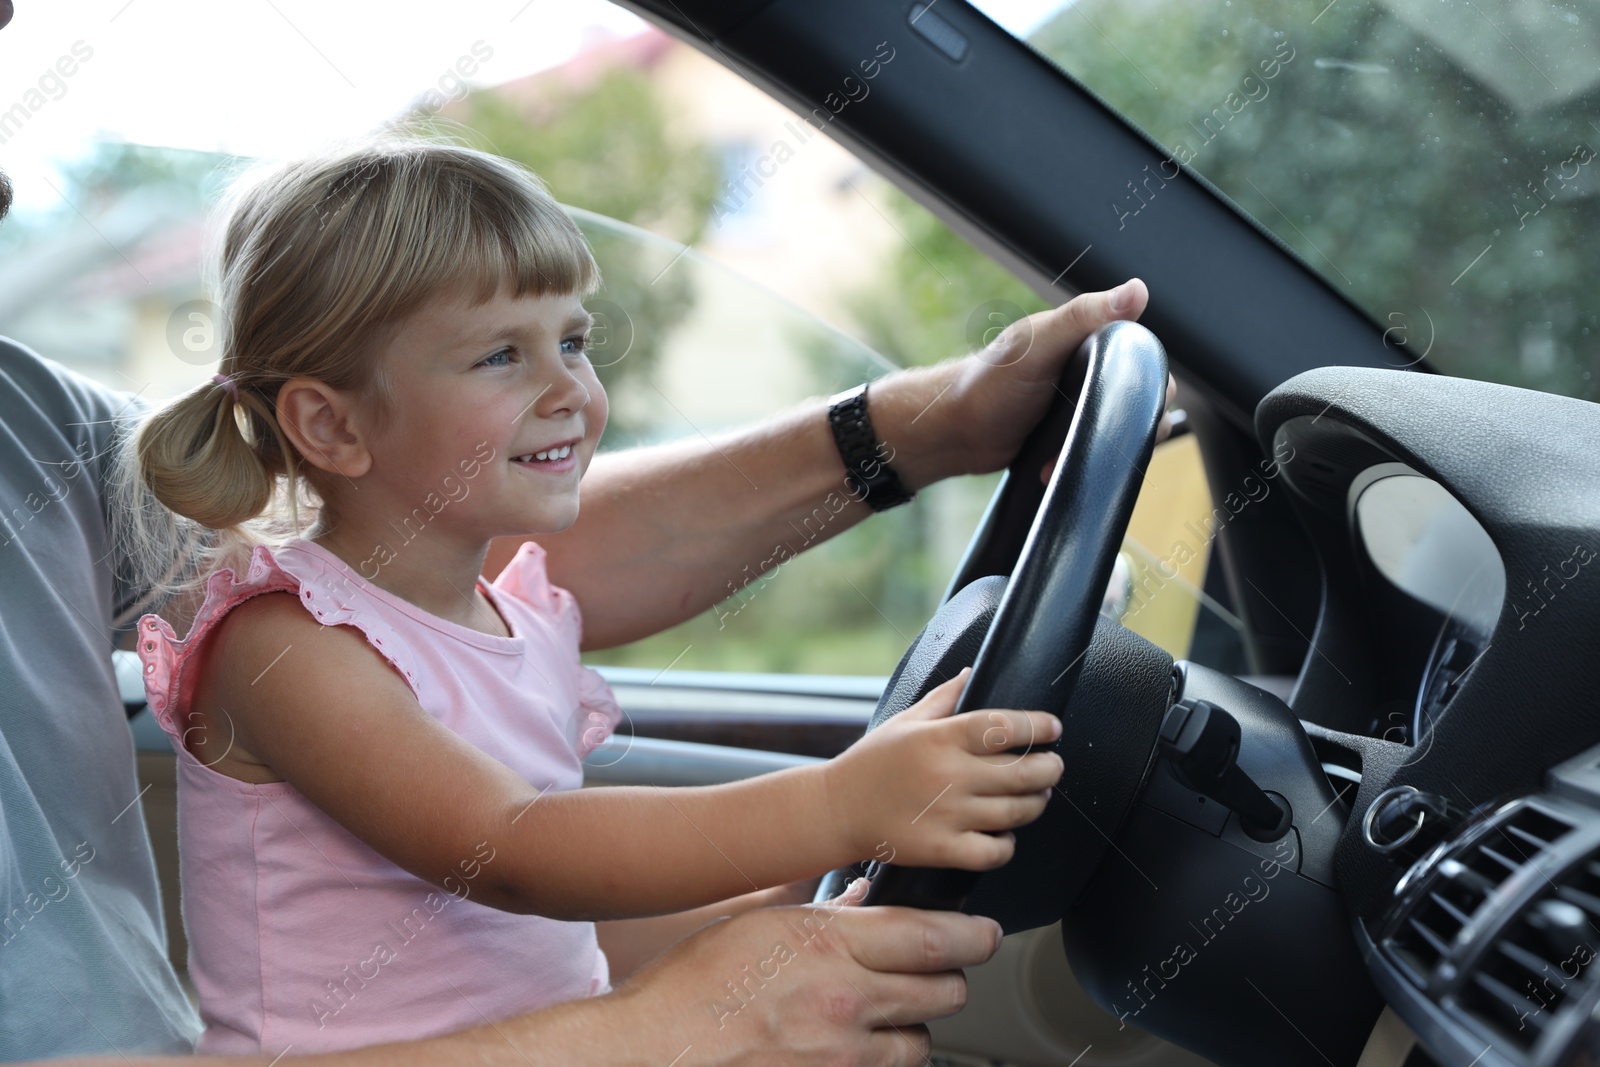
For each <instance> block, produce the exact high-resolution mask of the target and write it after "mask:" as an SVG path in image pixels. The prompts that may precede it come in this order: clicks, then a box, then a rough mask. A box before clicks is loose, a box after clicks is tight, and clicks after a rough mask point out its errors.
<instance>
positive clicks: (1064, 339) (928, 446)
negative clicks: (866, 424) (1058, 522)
mask: <svg viewBox="0 0 1600 1067" xmlns="http://www.w3.org/2000/svg"><path fill="white" fill-rule="evenodd" d="M1149 299H1150V293H1149V291H1148V290H1147V289H1146V288H1145V285H1144V282H1142V281H1140V280H1139V279H1138V278H1133V279H1131V280H1129V281H1127V282H1124V283H1123V284H1122V285H1120V286H1118V287H1117V288H1115V289H1112V290H1109V291H1107V292H1101V293H1083V294H1081V295H1079V296H1077V297H1075V298H1074V299H1072V300H1070V301H1068V302H1067V303H1065V304H1063V305H1061V306H1060V307H1058V308H1055V309H1054V310H1051V311H1040V312H1037V313H1036V314H1033V315H1029V316H1028V317H1027V318H1023V319H1018V320H1017V321H1016V322H1014V323H1012V324H1011V325H1010V326H1008V327H1006V329H1005V330H1004V331H1003V332H1002V333H1001V334H1000V336H999V337H996V338H995V339H994V341H993V342H991V343H990V345H989V346H988V347H987V348H985V349H983V351H981V352H978V353H976V354H974V355H971V356H967V357H966V358H965V359H960V360H954V361H951V362H947V363H942V364H940V365H938V366H936V367H929V368H924V369H921V370H914V371H906V372H902V373H897V374H894V375H890V376H888V377H885V378H883V379H880V380H879V381H878V382H875V383H874V384H873V387H872V391H871V393H870V397H871V399H870V411H871V414H872V421H873V426H874V427H875V428H876V429H877V431H878V436H879V437H880V438H881V439H882V440H883V441H885V442H886V443H887V444H888V445H889V446H890V447H892V448H893V449H894V460H893V466H894V468H895V470H896V472H897V473H899V475H900V478H901V480H902V481H904V482H905V483H906V484H907V485H908V486H909V487H911V488H913V489H916V488H920V487H922V486H924V485H928V484H929V483H931V482H935V481H938V480H939V479H941V478H947V477H950V476H951V475H956V474H984V473H988V472H989V471H996V470H999V469H1000V468H1002V467H1004V466H1005V465H1006V464H1008V463H1010V462H1011V459H1012V457H1013V456H1015V455H1016V454H1017V450H1018V449H1020V448H1021V447H1022V442H1023V440H1024V439H1025V438H1026V437H1027V436H1028V434H1029V433H1030V432H1031V431H1032V430H1033V427H1034V426H1035V425H1036V424H1037V423H1038V422H1039V420H1040V419H1042V418H1043V417H1044V414H1045V412H1046V411H1047V410H1049V407H1050V404H1051V403H1052V402H1053V401H1054V400H1055V398H1056V395H1057V389H1056V383H1057V382H1058V381H1059V380H1060V378H1061V372H1062V369H1063V368H1064V367H1065V366H1066V364H1067V361H1068V360H1069V359H1071V358H1072V355H1073V353H1074V352H1076V351H1077V350H1078V346H1079V345H1081V344H1083V342H1084V339H1085V338H1087V337H1088V336H1089V335H1090V334H1092V333H1094V332H1095V331H1096V330H1098V329H1100V328H1101V327H1102V326H1105V325H1107V324H1108V323H1112V322H1116V321H1118V320H1126V321H1129V322H1132V321H1134V320H1136V319H1138V317H1139V316H1140V315H1142V314H1143V313H1144V309H1145V305H1146V304H1147V303H1148V302H1149ZM1175 389H1176V386H1175V384H1174V383H1173V382H1172V379H1171V378H1170V377H1169V378H1168V380H1167V400H1168V403H1170V402H1171V401H1172V398H1173V396H1174V393H1175ZM1170 430H1171V426H1170V424H1169V423H1168V422H1167V420H1166V419H1163V420H1162V425H1161V429H1160V430H1158V431H1157V440H1163V439H1165V438H1166V435H1167V433H1169V432H1170Z"/></svg>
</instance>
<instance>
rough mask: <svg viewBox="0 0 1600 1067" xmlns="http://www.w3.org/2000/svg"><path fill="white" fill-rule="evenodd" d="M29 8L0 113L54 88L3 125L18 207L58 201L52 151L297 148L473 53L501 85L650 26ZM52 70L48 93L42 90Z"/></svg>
mask: <svg viewBox="0 0 1600 1067" xmlns="http://www.w3.org/2000/svg"><path fill="white" fill-rule="evenodd" d="M16 9H17V10H16V17H15V18H14V19H13V20H12V22H11V25H10V26H8V27H7V28H6V29H4V30H0V114H4V113H5V112H6V111H8V110H10V109H11V108H12V107H13V105H15V104H18V103H30V104H33V105H37V104H38V103H39V101H40V100H41V99H42V100H43V105H42V106H39V107H38V109H37V110H36V111H34V112H33V113H32V114H31V115H30V116H29V118H28V119H27V121H26V122H25V123H24V124H23V125H22V126H21V127H20V128H16V129H11V130H7V129H5V128H0V138H3V142H0V169H4V170H5V171H6V172H7V173H9V174H10V175H11V176H12V178H13V180H14V182H15V184H16V187H17V203H18V208H19V210H22V209H26V208H28V207H44V206H49V205H51V203H52V199H53V198H55V197H56V196H57V194H56V193H55V192H54V191H53V189H52V188H51V185H52V184H53V185H56V186H59V184H60V182H59V180H58V178H57V177H55V176H54V167H53V164H54V163H58V162H60V161H62V160H70V159H73V158H77V157H79V156H81V155H82V154H83V153H84V152H85V151H86V150H87V148H88V146H89V145H90V144H91V143H92V142H93V141H94V140H95V139H96V138H102V139H112V140H128V141H134V142H138V143H142V144H157V145H169V146H175V147H184V148H200V149H213V150H221V151H228V152H237V153H240V154H244V155H265V156H280V155H288V154H295V153H300V152H304V151H307V150H310V149H312V148H314V147H316V146H317V145H319V144H321V143H325V142H327V141H330V140H333V139H337V138H341V137H347V136H350V135H352V134H355V133H359V132H362V131H365V130H368V129H371V128H373V127H375V126H378V125H380V124H382V123H383V122H384V121H386V120H387V119H389V118H392V117H393V116H395V115H397V114H399V113H400V112H402V111H403V110H404V109H405V108H406V107H407V105H408V104H410V103H411V102H412V101H413V100H415V99H416V98H417V97H418V96H419V95H420V94H423V93H425V92H426V91H427V90H428V89H430V88H434V87H436V86H438V85H439V83H440V82H441V80H443V82H444V87H445V88H446V89H447V90H448V89H450V88H451V81H450V79H451V78H452V77H456V76H458V75H457V73H456V71H455V70H454V68H455V65H456V64H457V62H458V61H460V60H461V59H462V58H463V57H466V66H467V69H471V68H472V67H473V65H474V64H476V68H477V69H476V72H475V74H474V76H473V77H472V78H470V79H467V80H469V81H471V82H473V83H474V84H496V83H499V82H503V81H509V80H511V79H513V78H518V77H521V76H523V75H526V74H529V73H532V72H534V71H537V70H541V69H544V68H546V67H550V66H554V65H557V64H559V63H561V62H563V61H565V60H566V59H568V58H570V57H571V56H572V55H573V54H574V53H575V52H576V51H577V50H578V49H579V47H580V46H581V44H582V43H583V41H584V40H585V35H586V34H591V35H592V34H596V33H602V32H611V33H617V34H630V33H636V32H638V31H640V30H642V29H643V28H644V25H645V24H644V23H643V22H642V21H640V19H639V18H638V17H637V16H635V15H633V14H631V13H629V12H627V11H625V10H623V9H622V8H619V7H617V6H615V5H613V4H610V3H606V2H604V0H531V2H530V0H475V2H471V3H440V2H438V0H431V2H428V3H422V2H417V0H383V2H381V3H371V2H362V3H356V2H352V0H223V2H219V0H71V2H63V0H16ZM475 46H476V54H475V53H474V48H475ZM486 54H487V58H483V57H484V56H485V55H486ZM85 55H87V56H88V58H87V59H84V58H82V57H83V56H85ZM63 57H66V61H65V63H64V65H62V66H61V67H59V68H58V64H60V63H62V61H63ZM74 67H75V69H73V68H74ZM69 69H72V70H73V73H72V74H71V75H70V76H65V77H63V76H61V71H62V70H69ZM41 78H43V79H44V80H45V83H46V84H45V86H44V91H43V92H40V93H37V94H36V95H31V96H30V95H29V93H30V90H38V89H40V80H41Z"/></svg>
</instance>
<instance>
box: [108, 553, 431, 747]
mask: <svg viewBox="0 0 1600 1067" xmlns="http://www.w3.org/2000/svg"><path fill="white" fill-rule="evenodd" d="M319 564H320V561H318V560H317V559H315V558H314V557H311V556H309V555H308V554H306V553H303V552H297V551H296V550H295V544H294V542H291V543H290V544H288V545H283V546H279V547H278V548H276V549H274V548H271V547H269V546H267V545H256V546H255V547H254V548H252V549H251V552H250V557H249V559H248V560H246V561H243V562H240V563H238V564H236V565H234V566H223V567H219V568H218V569H217V570H215V571H214V572H212V574H211V575H210V576H209V577H208V578H207V579H206V581H205V593H204V599H203V600H202V602H201V605H200V607H199V609H198V610H197V611H196V612H195V615H194V621H193V622H192V623H190V625H189V629H188V632H187V633H185V634H184V635H183V636H182V637H179V636H178V634H177V632H176V631H175V630H174V629H173V627H172V626H171V624H170V623H168V621H167V620H166V619H164V618H162V617H161V616H160V615H155V614H151V615H145V616H144V617H143V618H141V619H140V620H139V624H138V635H139V636H138V645H137V652H138V655H139V660H140V664H141V668H142V670H143V674H144V683H145V697H146V700H147V701H148V702H149V705H150V711H151V713H152V714H153V715H154V716H155V718H156V720H157V722H159V723H161V725H162V726H164V727H166V726H168V725H169V721H170V720H173V716H174V715H175V714H176V713H177V711H178V708H179V706H180V705H182V704H183V703H184V702H185V701H186V700H187V699H188V697H189V696H190V695H191V694H192V692H193V686H194V678H193V673H194V672H193V671H190V670H187V669H186V668H187V667H188V666H189V664H190V662H191V661H192V660H193V659H194V658H195V657H196V655H197V653H198V652H199V651H200V649H201V648H202V647H203V646H204V645H205V644H206V642H207V641H208V639H210V638H211V637H213V636H214V635H215V633H216V631H217V630H218V628H219V627H221V626H222V625H223V623H224V622H225V621H228V620H230V619H231V620H235V622H236V623H237V624H238V625H234V626H230V630H237V629H238V628H239V626H244V627H250V626H253V625H258V626H272V627H282V626H284V625H295V624H296V622H297V620H303V621H304V623H308V624H311V625H313V626H317V627H319V628H320V627H321V626H330V625H336V624H340V623H351V624H354V625H356V626H357V627H358V628H359V629H361V630H363V631H364V632H365V631H369V630H371V629H372V628H373V626H374V625H375V623H376V620H372V619H369V618H366V617H361V618H354V617H352V616H353V615H354V612H353V611H352V606H351V597H349V596H348V595H346V596H341V595H340V594H341V590H340V589H339V588H338V586H339V584H340V583H339V579H340V575H339V574H337V573H336V572H334V571H332V570H331V569H330V568H326V567H324V566H321V565H319ZM269 593H287V594H290V595H292V596H294V597H296V598H297V599H298V600H299V601H300V604H301V606H302V607H303V609H304V611H303V612H301V611H298V610H297V611H294V612H290V613H288V615H289V617H287V618H286V617H285V615H284V612H283V610H282V603H283V598H282V597H267V598H266V600H264V601H259V602H257V603H256V604H254V605H253V607H252V608H251V610H248V611H245V612H236V609H238V608H240V607H241V606H242V605H244V604H246V603H248V602H251V601H254V600H255V598H257V597H261V596H263V594H269ZM231 636H232V637H239V636H241V635H240V634H237V633H235V634H233V635H231ZM244 636H248V635H244ZM367 636H368V638H369V640H371V639H372V638H373V637H377V638H378V640H377V641H375V642H374V644H376V645H377V646H378V647H379V649H380V651H382V650H383V640H382V639H383V637H384V636H387V634H373V633H368V635H367ZM385 658H388V656H387V654H385ZM396 667H397V668H398V669H400V671H401V673H402V674H403V675H405V676H406V679H407V681H408V682H412V683H414V681H415V679H414V678H413V677H412V672H411V671H410V670H409V669H407V668H404V667H401V666H400V665H398V664H396Z"/></svg>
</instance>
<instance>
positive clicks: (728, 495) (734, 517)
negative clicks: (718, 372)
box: [485, 279, 1149, 649]
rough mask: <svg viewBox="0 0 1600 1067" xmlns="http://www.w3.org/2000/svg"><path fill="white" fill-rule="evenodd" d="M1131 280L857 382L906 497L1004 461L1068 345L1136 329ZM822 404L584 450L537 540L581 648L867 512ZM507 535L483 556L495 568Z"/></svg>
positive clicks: (646, 625)
mask: <svg viewBox="0 0 1600 1067" xmlns="http://www.w3.org/2000/svg"><path fill="white" fill-rule="evenodd" d="M1148 295H1149V294H1148V293H1147V292H1146V290H1145V287H1144V283H1143V282H1140V281H1138V280H1137V279H1135V280H1134V281H1131V282H1129V283H1127V284H1126V285H1124V286H1123V287H1121V288H1120V289H1118V290H1113V291H1112V292H1108V293H1086V294H1084V295H1082V296H1079V297H1078V298H1076V299H1075V300H1073V301H1071V302H1070V303H1067V304H1064V305H1063V306H1061V307H1059V308H1056V309H1054V310H1052V311H1043V312H1040V313H1038V314H1036V315H1031V316H1029V317H1028V318H1026V319H1021V320H1018V321H1017V322H1016V323H1014V324H1012V326H1010V327H1009V328H1008V329H1006V330H1005V332H1004V333H1002V334H1001V335H1000V337H998V338H997V339H996V340H995V342H994V343H993V344H991V345H990V346H989V347H988V348H986V349H984V350H983V351H982V352H980V353H978V354H977V355H973V356H968V357H966V358H964V359H959V360H952V361H949V362H946V363H942V364H940V365H938V366H935V367H924V368H918V369H914V370H903V371H896V372H894V373H892V374H888V375H885V376H884V377H882V378H880V379H878V380H877V381H875V382H873V383H872V388H871V391H870V393H869V409H870V414H871V417H872V423H873V428H874V429H875V430H876V431H877V435H878V438H879V440H880V442H881V443H882V444H883V445H884V446H885V452H884V454H885V455H886V456H887V455H889V452H888V450H889V449H892V450H893V452H892V457H893V458H892V459H891V460H890V465H891V466H892V467H893V468H894V470H895V472H896V473H897V474H899V476H900V479H901V481H902V482H904V483H905V484H906V486H907V488H909V489H913V490H915V489H920V488H922V487H923V486H926V485H929V484H931V483H933V482H936V481H939V480H940V479H943V478H949V477H952V476H954V475H958V474H979V473H984V472H987V471H994V470H999V469H1000V468H1002V467H1004V466H1005V465H1006V464H1007V463H1009V462H1011V459H1012V457H1013V456H1015V455H1016V453H1017V450H1018V449H1019V448H1021V446H1022V442H1023V440H1024V438H1026V436H1027V434H1028V432H1029V431H1030V430H1031V429H1032V428H1033V426H1034V424H1035V423H1037V422H1038V421H1039V419H1040V418H1042V417H1043V416H1044V413H1045V412H1046V411H1047V410H1048V408H1049V406H1050V403H1051V401H1052V400H1053V399H1054V398H1055V395H1056V382H1057V381H1058V380H1059V378H1060V376H1061V371H1062V368H1063V367H1064V366H1065V364H1066V362H1067V360H1068V359H1070V358H1071V356H1072V354H1073V353H1074V352H1075V351H1076V350H1077V348H1078V346H1079V345H1080V344H1081V343H1082V342H1083V339H1084V338H1086V337H1087V336H1089V334H1091V333H1093V332H1094V331H1095V330H1097V329H1099V328H1100V327H1101V326H1104V325H1105V324H1106V323H1109V322H1112V321H1114V320H1116V319H1136V318H1138V316H1139V315H1140V314H1141V313H1142V312H1143V311H1144V306H1145V303H1146V301H1147V299H1148ZM825 407H826V406H825V403H824V402H823V401H821V400H812V401H809V402H806V403H804V404H801V405H800V406H798V407H796V408H794V409H791V410H789V411H787V412H784V413H782V414H780V415H778V416H777V417H775V418H773V419H771V420H768V421H766V422H763V423H760V424H758V425H756V426H753V427H751V428H749V429H746V430H742V431H737V432H734V433H730V434H725V435H722V436H719V437H717V438H711V439H706V438H701V439H699V440H687V441H681V442H677V443H675V444H670V445H663V446H658V447H653V448H640V449H632V450H629V451H626V452H620V453H614V454H610V455H605V456H599V457H597V458H596V459H595V462H594V465H593V466H592V467H591V468H590V470H589V473H588V475H587V476H586V477H585V479H584V482H583V506H582V509H581V511H580V514H579V518H578V521H577V522H576V523H574V524H573V526H572V527H571V528H570V529H568V530H565V531H563V532H562V533H559V534H549V535H540V537H539V538H538V541H539V543H540V544H541V545H543V546H544V548H545V550H546V551H547V552H548V554H549V557H548V566H549V570H550V576H551V580H552V581H554V582H555V583H556V584H557V585H560V586H564V587H565V588H567V589H570V590H571V591H572V592H573V594H574V595H575V596H576V597H577V599H578V602H579V604H581V605H582V607H583V615H584V632H583V644H584V648H585V649H599V648H610V647H612V646H614V645H620V644H625V643H627V642H629V641H634V640H638V639H639V638H641V637H646V636H648V635H650V634H653V633H657V632H659V631H661V630H664V629H666V628H667V627H669V626H673V625H676V624H677V623H679V622H682V621H684V620H685V619H688V618H691V617H692V616H694V615H697V614H699V613H700V612H702V611H705V610H706V609H707V608H709V607H710V606H711V605H713V604H716V603H719V602H721V601H722V600H724V599H726V598H727V597H728V596H730V595H732V594H733V593H734V592H736V591H737V590H738V589H739V588H740V587H742V586H743V585H745V584H746V583H748V582H749V581H751V580H752V579H753V578H755V577H756V576H758V575H759V574H760V573H761V572H762V571H765V570H769V569H771V568H772V567H774V566H777V565H778V564H780V563H782V562H783V561H784V560H786V559H789V558H790V557H792V556H794V555H795V554H797V553H799V552H801V551H803V550H804V549H806V548H810V547H812V546H814V545H817V544H819V543H821V542H822V541H825V540H827V539H828V538H830V537H834V536H836V535H838V534H840V533H842V532H844V531H845V530H847V529H849V528H850V527H851V526H854V525H855V524H856V523H858V522H860V521H861V520H862V519H863V518H866V517H867V516H868V515H870V514H871V510H870V509H869V508H868V507H867V506H866V505H865V504H863V503H861V502H860V501H858V500H855V499H853V498H852V497H851V495H850V493H849V492H848V491H847V489H846V486H845V469H844V465H843V463H842V462H841V461H840V459H839V454H838V450H837V448H836V447H835V446H834V442H833V434H832V432H831V431H830V429H829V426H828V420H827V413H826V409H825ZM520 543H521V539H516V538H503V539H501V540H499V541H497V542H495V544H494V545H493V546H492V547H491V549H490V552H489V557H488V560H487V561H486V563H485V572H486V573H488V574H491V575H492V574H497V573H499V571H500V570H501V569H502V568H503V567H504V566H505V565H506V563H507V562H509V561H510V559H511V556H512V554H513V553H514V552H515V551H516V548H517V545H518V544H520Z"/></svg>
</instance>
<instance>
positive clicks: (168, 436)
mask: <svg viewBox="0 0 1600 1067" xmlns="http://www.w3.org/2000/svg"><path fill="white" fill-rule="evenodd" d="M219 377H221V376H220V375H219ZM263 430H265V431H266V432H265V433H263ZM134 449H135V452H136V453H137V456H138V466H139V475H140V477H141V478H142V479H143V480H144V483H145V484H146V485H147V486H149V487H150V492H151V493H152V494H153V495H154V496H155V498H156V499H157V500H158V501H160V502H161V504H162V505H164V506H165V507H166V508H167V509H168V510H170V511H173V512H175V513H176V514H178V515H182V516H183V517H185V518H188V519H192V520H194V521H195V522H197V523H199V524H200V525H201V526H205V527H208V528H210V529H213V530H231V529H234V528H235V527H238V526H241V525H242V524H244V523H245V522H248V521H249V520H251V519H254V518H256V517H257V516H259V515H261V514H262V513H263V512H264V511H266V510H267V506H268V505H269V504H270V503H271V502H272V497H273V494H274V492H275V491H276V489H277V485H278V477H279V475H285V476H287V477H288V479H289V494H288V498H289V501H290V507H291V509H294V500H295V496H296V493H295V481H296V478H295V473H296V472H295V466H296V464H295V461H294V451H293V448H292V447H291V446H290V445H289V443H288V441H287V440H286V439H285V438H284V435H283V431H282V430H281V429H280V428H279V427H278V420H277V418H276V415H275V413H274V410H273V407H272V406H271V405H269V404H268V403H267V402H266V401H265V400H264V399H263V398H262V396H261V395H260V393H259V392H257V390H256V389H254V388H252V387H250V386H247V385H243V384H239V383H236V382H231V381H229V382H227V383H226V384H221V383H218V382H215V381H213V382H207V383H206V384H205V385H202V386H199V387H198V388H196V389H194V390H193V391H191V392H190V393H188V394H187V395H185V396H182V397H180V398H178V399H177V400H176V401H174V402H173V403H172V404H170V405H168V406H167V407H165V408H162V409H161V410H160V411H158V412H156V413H155V414H154V415H152V416H151V417H150V418H149V420H148V421H146V422H145V423H144V425H143V426H142V427H140V429H139V433H138V436H137V438H136V439H135V443H134ZM295 519H296V520H298V515H296V516H295ZM295 525H298V521H296V522H295Z"/></svg>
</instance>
